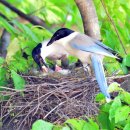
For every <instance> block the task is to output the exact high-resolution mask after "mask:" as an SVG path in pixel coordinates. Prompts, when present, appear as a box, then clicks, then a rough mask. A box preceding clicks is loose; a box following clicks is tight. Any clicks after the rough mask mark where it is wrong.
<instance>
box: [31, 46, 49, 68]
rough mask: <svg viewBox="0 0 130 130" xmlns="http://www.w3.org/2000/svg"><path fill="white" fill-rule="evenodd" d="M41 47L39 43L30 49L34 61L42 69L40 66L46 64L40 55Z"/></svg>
mask: <svg viewBox="0 0 130 130" xmlns="http://www.w3.org/2000/svg"><path fill="white" fill-rule="evenodd" d="M41 48H42V44H41V43H39V44H38V45H37V46H36V47H35V48H34V49H33V50H32V57H33V59H34V61H35V62H36V63H37V64H38V66H39V68H40V70H42V66H43V65H45V66H47V65H46V63H45V62H44V61H43V59H42V57H41Z"/></svg>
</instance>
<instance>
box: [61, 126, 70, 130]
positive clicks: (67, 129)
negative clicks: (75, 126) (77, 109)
mask: <svg viewBox="0 0 130 130" xmlns="http://www.w3.org/2000/svg"><path fill="white" fill-rule="evenodd" d="M59 130H71V129H70V128H69V127H68V126H65V127H63V128H62V129H59Z"/></svg>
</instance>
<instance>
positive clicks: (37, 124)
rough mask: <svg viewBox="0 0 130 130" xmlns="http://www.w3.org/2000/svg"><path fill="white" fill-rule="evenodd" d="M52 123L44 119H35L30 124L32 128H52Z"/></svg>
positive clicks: (42, 129)
mask: <svg viewBox="0 0 130 130" xmlns="http://www.w3.org/2000/svg"><path fill="white" fill-rule="evenodd" d="M53 126H54V125H53V124H52V123H49V122H46V121H44V120H37V121H36V122H34V123H33V125H32V130H52V129H53Z"/></svg>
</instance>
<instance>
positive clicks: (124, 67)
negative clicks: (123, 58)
mask: <svg viewBox="0 0 130 130" xmlns="http://www.w3.org/2000/svg"><path fill="white" fill-rule="evenodd" d="M121 68H122V71H123V73H124V74H128V68H127V67H126V66H125V65H124V64H121Z"/></svg>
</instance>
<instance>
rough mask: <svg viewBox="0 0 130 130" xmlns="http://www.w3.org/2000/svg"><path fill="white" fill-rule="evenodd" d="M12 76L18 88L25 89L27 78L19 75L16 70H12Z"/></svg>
mask: <svg viewBox="0 0 130 130" xmlns="http://www.w3.org/2000/svg"><path fill="white" fill-rule="evenodd" d="M11 77H12V79H13V82H14V86H15V89H16V90H23V89H24V87H25V80H24V79H23V78H22V77H21V76H20V75H18V74H17V73H16V72H15V71H14V70H11Z"/></svg>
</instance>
